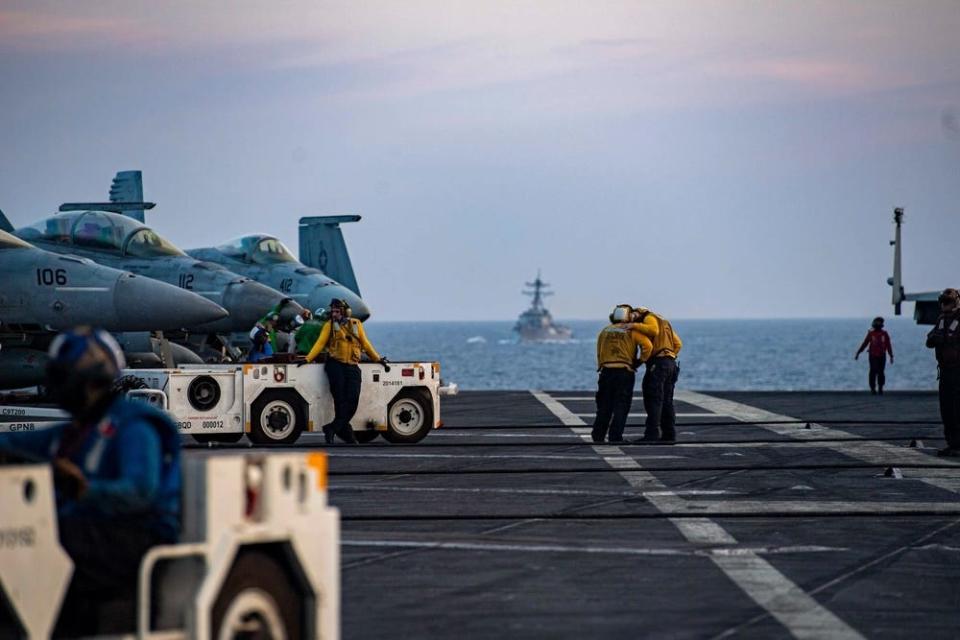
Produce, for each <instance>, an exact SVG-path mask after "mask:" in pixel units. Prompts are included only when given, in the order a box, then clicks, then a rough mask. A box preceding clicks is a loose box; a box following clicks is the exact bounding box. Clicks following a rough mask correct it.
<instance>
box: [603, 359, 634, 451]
mask: <svg viewBox="0 0 960 640" xmlns="http://www.w3.org/2000/svg"><path fill="white" fill-rule="evenodd" d="M636 379H637V375H636V374H635V373H634V372H633V371H631V370H630V369H626V368H619V369H618V368H612V367H604V368H602V369H600V378H599V380H598V381H597V396H596V397H597V415H596V417H595V418H594V420H593V439H594V440H597V441H602V440H603V439H604V437H605V436H606V435H607V430H608V429H609V434H610V442H618V441H620V440H623V429H624V427H626V426H627V414H629V413H630V405H631V404H632V403H633V385H634V383H635V382H636Z"/></svg>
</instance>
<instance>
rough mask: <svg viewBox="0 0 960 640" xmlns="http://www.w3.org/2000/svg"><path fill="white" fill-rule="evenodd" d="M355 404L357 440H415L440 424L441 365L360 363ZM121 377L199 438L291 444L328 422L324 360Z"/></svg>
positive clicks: (199, 367)
mask: <svg viewBox="0 0 960 640" xmlns="http://www.w3.org/2000/svg"><path fill="white" fill-rule="evenodd" d="M360 373H361V376H362V386H361V391H360V403H359V406H358V408H357V413H356V415H355V416H354V418H353V420H352V421H351V424H352V425H353V428H354V434H355V435H356V437H357V440H359V441H360V442H370V441H372V440H374V439H375V438H376V437H377V436H379V435H382V436H383V438H384V439H385V440H387V441H388V442H396V443H411V442H419V441H420V440H422V439H423V438H425V437H426V436H427V434H428V433H430V431H431V430H433V429H435V428H438V427H440V426H441V424H442V423H441V421H440V399H439V395H440V364H439V363H437V362H391V363H389V364H380V363H374V362H362V363H360ZM121 382H122V383H123V384H124V385H125V386H126V388H127V390H130V389H133V391H132V393H133V394H135V395H141V396H143V397H144V399H147V400H148V401H151V402H153V403H154V404H156V405H158V406H159V407H161V408H164V409H166V410H167V411H169V412H170V413H171V414H172V415H173V416H174V418H175V420H176V422H177V427H178V428H179V430H180V433H182V434H187V435H190V436H192V437H193V438H194V439H195V440H197V441H198V442H202V443H209V442H238V441H239V440H240V439H241V438H243V436H244V435H246V436H247V438H249V440H250V441H251V442H252V443H254V444H257V445H272V444H289V443H293V442H296V441H297V439H298V438H299V437H300V434H301V433H303V432H315V431H320V430H321V428H322V427H323V425H325V424H327V423H328V422H330V421H331V420H333V397H332V396H331V394H330V386H329V383H328V381H327V375H326V373H325V372H324V367H323V365H322V363H311V364H306V363H302V362H300V363H297V362H282V361H281V362H260V363H257V364H238V365H191V366H183V367H180V368H178V369H127V370H124V372H123V377H122V378H121Z"/></svg>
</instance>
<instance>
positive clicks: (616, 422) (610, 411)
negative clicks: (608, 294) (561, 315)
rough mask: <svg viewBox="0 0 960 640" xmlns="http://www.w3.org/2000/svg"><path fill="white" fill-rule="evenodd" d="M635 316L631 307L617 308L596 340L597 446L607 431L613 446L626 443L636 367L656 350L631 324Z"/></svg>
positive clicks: (595, 430)
mask: <svg viewBox="0 0 960 640" xmlns="http://www.w3.org/2000/svg"><path fill="white" fill-rule="evenodd" d="M632 314H633V309H632V308H631V307H630V305H625V304H622V305H617V307H615V308H614V310H613V313H611V314H610V324H609V325H608V326H606V327H604V328H603V330H601V331H600V334H599V335H598V336H597V370H598V371H599V372H600V377H599V379H598V380H597V396H596V399H597V415H596V417H595V418H594V421H593V431H592V433H591V437H592V438H593V441H594V442H603V440H604V438H606V437H607V435H608V430H609V440H610V442H623V429H624V427H625V426H626V424H627V416H628V414H629V413H630V405H631V404H632V403H633V386H634V384H635V383H636V367H637V363H638V362H641V361H643V360H644V359H646V358H647V357H649V355H650V352H651V349H652V346H653V345H652V343H651V341H650V339H649V338H647V337H646V336H645V335H644V334H643V332H642V331H641V330H640V329H641V327H640V325H638V324H633V323H632V322H631V320H632ZM638 349H639V351H640V355H639V357H638V355H637V350H638Z"/></svg>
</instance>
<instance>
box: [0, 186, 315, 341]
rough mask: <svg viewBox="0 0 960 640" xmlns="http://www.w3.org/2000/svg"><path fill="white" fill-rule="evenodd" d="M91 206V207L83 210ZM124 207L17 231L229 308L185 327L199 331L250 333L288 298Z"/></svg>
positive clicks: (69, 214)
mask: <svg viewBox="0 0 960 640" xmlns="http://www.w3.org/2000/svg"><path fill="white" fill-rule="evenodd" d="M147 204H149V203H147ZM87 206H90V207H91V209H90V210H83V209H85V208H86V207H87ZM139 206H141V207H143V206H144V205H143V204H141V205H139ZM123 207H124V205H117V204H112V203H84V204H83V205H77V204H66V205H63V206H62V207H61V210H63V211H65V212H64V213H60V214H57V215H53V216H50V217H49V218H45V219H43V220H40V221H39V222H37V223H35V224H32V225H30V226H28V227H22V228H20V229H17V230H16V231H15V232H14V234H15V235H16V236H18V237H19V238H21V239H23V240H26V241H28V242H31V243H33V244H35V245H36V246H38V247H40V248H42V249H48V250H50V251H53V252H55V253H60V254H69V255H76V256H79V257H82V258H89V259H91V260H94V261H96V262H98V263H100V264H104V265H107V266H111V267H114V268H118V269H124V270H127V271H132V272H133V273H136V274H138V275H142V276H146V277H148V278H153V279H155V280H160V281H163V282H166V283H168V284H172V285H175V286H177V287H179V288H180V289H184V290H186V291H191V292H194V293H196V294H198V295H201V296H203V297H204V298H207V299H208V300H210V301H212V302H214V303H216V304H218V305H220V306H222V307H223V308H225V309H226V310H227V311H228V312H229V314H230V315H229V317H225V318H221V319H220V320H217V321H215V322H206V323H203V324H191V325H188V326H187V327H185V328H186V329H189V330H191V331H193V332H196V333H203V334H208V333H217V334H219V333H230V332H246V331H249V330H250V328H251V327H253V325H254V324H255V323H256V322H257V320H259V319H260V318H261V317H262V316H263V315H264V314H265V313H266V312H267V311H268V310H269V309H270V308H272V307H273V306H274V305H276V304H277V303H279V302H280V301H282V300H284V299H285V298H287V297H288V296H284V295H283V294H282V293H280V292H279V291H276V290H275V289H271V288H269V287H267V286H264V285H262V284H260V283H258V282H255V281H253V280H251V279H250V278H246V277H243V276H240V275H238V274H236V273H232V272H230V271H227V270H226V269H224V268H223V267H222V266H220V265H218V264H214V263H211V262H202V261H200V260H196V259H194V258H191V257H190V256H188V255H187V254H185V253H184V252H183V251H181V250H180V249H179V248H177V247H176V246H175V245H174V244H173V243H171V242H170V241H168V240H166V239H165V238H163V237H162V236H160V235H159V234H157V233H156V232H155V231H154V230H153V229H151V228H149V227H147V226H146V225H144V224H142V223H140V222H137V221H136V220H133V219H132V218H129V217H127V216H124V215H121V214H120V213H118V212H117V211H120V210H122V209H123ZM76 209H81V210H76ZM106 209H112V210H106ZM3 222H6V218H3V219H2V220H0V226H2V224H3ZM7 224H9V223H7ZM289 307H290V312H291V313H296V312H298V311H299V306H298V305H293V304H292V305H290V306H289Z"/></svg>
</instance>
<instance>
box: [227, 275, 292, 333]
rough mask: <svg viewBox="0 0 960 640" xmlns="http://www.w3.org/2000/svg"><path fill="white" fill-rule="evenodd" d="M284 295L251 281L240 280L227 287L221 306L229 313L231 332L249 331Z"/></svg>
mask: <svg viewBox="0 0 960 640" xmlns="http://www.w3.org/2000/svg"><path fill="white" fill-rule="evenodd" d="M284 297H285V296H284V295H283V294H282V293H280V292H279V291H277V290H276V289H272V288H270V287H268V286H266V285H263V284H260V283H259V282H255V281H253V280H246V279H245V280H240V281H237V282H233V283H231V284H229V285H228V286H227V289H226V291H225V292H224V294H223V306H224V307H226V309H227V311H229V312H230V320H231V325H232V327H231V329H230V330H231V331H249V330H250V329H251V328H252V327H253V325H254V324H256V322H257V321H258V320H259V319H260V318H262V317H263V316H264V315H266V313H267V311H270V309H271V308H272V307H273V306H274V305H276V304H277V303H278V302H280V301H281V300H283V299H284Z"/></svg>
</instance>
